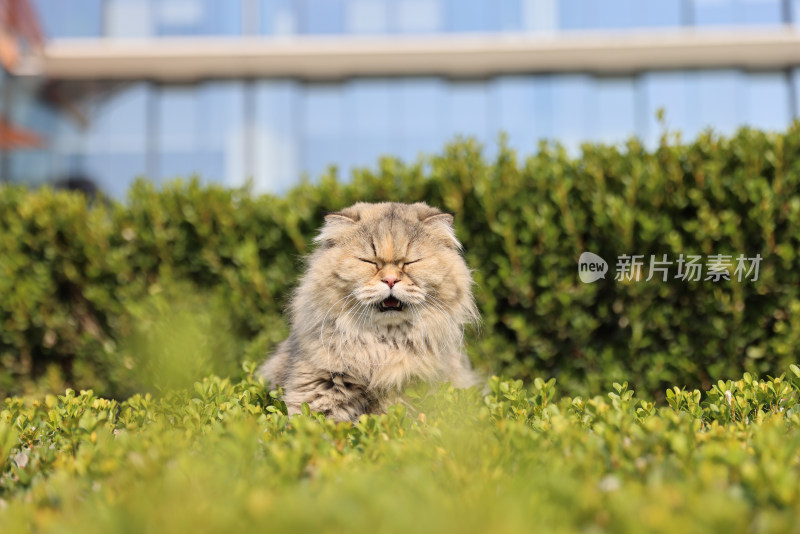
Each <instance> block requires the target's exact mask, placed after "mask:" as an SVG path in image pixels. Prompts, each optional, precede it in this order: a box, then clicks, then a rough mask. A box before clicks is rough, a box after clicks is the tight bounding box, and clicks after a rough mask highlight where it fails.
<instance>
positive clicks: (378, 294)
mask: <svg viewBox="0 0 800 534" xmlns="http://www.w3.org/2000/svg"><path fill="white" fill-rule="evenodd" d="M452 222H453V218H452V216H451V215H449V214H446V213H442V212H440V211H439V210H437V209H435V208H431V207H429V206H427V205H425V204H422V203H418V204H412V205H407V204H396V203H381V204H363V203H360V204H356V205H354V206H352V207H350V208H347V209H345V210H343V211H342V212H340V213H336V214H331V215H328V216H327V217H326V224H325V226H324V227H323V229H322V231H321V232H320V234H319V236H318V238H317V241H318V242H319V243H320V245H321V247H320V249H319V250H318V251H317V252H316V253H315V255H314V257H313V258H312V264H311V265H310V266H309V276H310V281H311V282H312V283H313V285H315V286H316V290H317V293H316V295H317V297H318V298H320V299H322V300H324V301H325V302H324V304H323V306H325V307H327V308H328V309H331V308H333V309H334V313H338V314H349V315H351V316H352V317H353V321H354V325H355V324H356V323H355V321H360V323H358V324H359V327H362V326H372V327H380V326H381V325H396V324H401V323H404V322H407V323H415V322H418V321H442V322H446V321H452V322H454V323H457V324H463V323H464V322H466V321H469V320H471V319H472V317H471V314H473V313H474V311H473V309H474V305H473V303H472V296H471V292H470V286H471V283H472V280H471V277H470V273H469V270H468V268H467V266H466V264H465V262H464V260H463V258H462V257H461V254H460V252H459V250H460V244H459V242H458V241H457V240H456V238H455V234H454V233H453V228H452Z"/></svg>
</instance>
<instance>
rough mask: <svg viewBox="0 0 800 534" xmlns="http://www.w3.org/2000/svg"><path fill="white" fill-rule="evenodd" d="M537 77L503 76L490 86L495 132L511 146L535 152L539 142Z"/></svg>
mask: <svg viewBox="0 0 800 534" xmlns="http://www.w3.org/2000/svg"><path fill="white" fill-rule="evenodd" d="M535 83H536V78H535V77H534V76H504V77H502V78H499V79H497V80H495V81H494V82H493V83H492V84H491V88H490V92H491V95H492V96H491V105H492V116H493V117H496V122H495V123H494V124H493V127H492V130H494V131H495V133H496V132H500V131H503V132H505V133H506V134H508V141H509V144H510V146H512V147H514V148H516V149H518V150H519V151H520V152H522V153H523V154H524V153H529V152H532V151H533V150H534V148H535V146H536V142H537V141H538V139H537V137H536V133H535V128H534V126H533V123H534V121H535V116H536V112H535V105H534V85H535Z"/></svg>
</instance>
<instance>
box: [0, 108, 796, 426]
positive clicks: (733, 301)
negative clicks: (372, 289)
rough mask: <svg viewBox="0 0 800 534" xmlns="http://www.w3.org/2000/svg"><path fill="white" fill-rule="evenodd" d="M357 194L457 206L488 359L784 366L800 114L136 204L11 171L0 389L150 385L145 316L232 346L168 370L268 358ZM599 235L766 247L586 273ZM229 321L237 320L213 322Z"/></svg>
mask: <svg viewBox="0 0 800 534" xmlns="http://www.w3.org/2000/svg"><path fill="white" fill-rule="evenodd" d="M359 200H364V201H377V200H397V201H406V202H411V201H418V200H425V201H427V202H429V203H431V204H434V205H438V206H440V207H442V208H443V209H445V210H449V211H452V212H454V213H455V214H456V224H457V231H458V234H459V236H460V237H461V239H462V241H463V242H464V244H465V247H466V257H467V260H468V262H469V263H470V265H471V266H472V267H473V268H474V270H475V279H476V282H477V285H476V288H475V291H476V297H477V300H478V303H479V305H480V309H481V314H482V317H483V325H482V328H481V329H480V331H479V332H473V333H471V334H470V338H469V352H470V356H471V358H472V360H473V361H474V362H475V363H476V364H477V365H478V366H479V367H480V368H481V369H482V370H483V371H485V372H486V373H487V374H489V373H491V372H501V373H503V374H505V375H507V376H514V377H517V378H522V379H525V380H528V381H530V380H532V379H533V378H534V377H535V376H548V377H550V376H555V377H558V379H559V382H560V383H561V384H562V385H563V387H565V388H566V389H567V390H568V391H570V392H574V393H580V394H582V395H586V394H596V393H598V392H600V391H602V390H604V389H605V388H607V387H609V385H610V384H611V383H612V382H615V381H616V382H621V381H623V380H628V381H629V383H630V384H631V387H635V388H637V389H638V390H640V391H646V392H649V393H651V394H653V395H657V396H659V398H661V397H660V395H662V393H663V391H664V389H665V388H666V387H667V386H668V385H670V386H671V385H677V386H678V387H679V389H680V388H681V387H687V388H690V389H694V388H702V389H709V388H711V387H712V385H713V384H712V382H711V379H710V377H712V376H728V377H730V376H741V375H742V373H744V372H745V371H747V372H750V373H758V374H767V373H776V371H778V370H782V369H786V368H787V366H788V365H789V364H790V363H792V362H793V361H795V360H797V355H798V347H799V346H800V258H799V257H798V254H797V252H796V251H797V250H798V249H799V248H800V243H799V242H798V241H800V236H799V235H798V233H797V228H798V227H800V127H798V125H797V124H795V125H794V126H792V127H791V128H790V129H789V130H788V131H787V132H785V133H782V134H766V133H762V132H759V131H754V130H748V129H744V130H741V131H739V132H738V133H737V134H736V135H735V136H733V137H731V138H720V137H717V136H715V135H713V134H710V133H709V134H704V135H703V136H701V137H700V138H698V139H697V140H696V141H695V142H693V143H691V144H680V143H679V142H668V140H667V139H666V138H665V139H664V141H663V142H662V144H661V145H660V146H659V147H658V148H657V149H655V150H653V151H647V150H645V149H644V148H643V147H642V146H641V145H640V144H638V142H636V141H634V140H632V141H630V142H628V143H627V145H626V146H624V148H622V149H620V148H618V147H609V146H602V145H586V146H584V147H583V153H582V154H581V156H580V157H579V158H577V159H576V158H572V157H570V156H569V155H568V154H567V153H566V152H565V151H564V150H563V149H562V148H560V147H559V146H555V145H541V146H540V148H539V151H538V152H537V153H536V154H534V155H532V156H531V157H529V158H527V159H526V160H524V161H523V160H520V159H519V158H518V157H517V155H516V154H515V153H514V152H513V151H511V150H509V149H507V148H505V147H502V146H501V148H500V149H499V151H498V153H497V155H496V156H495V157H494V158H493V159H492V160H491V161H489V160H488V159H487V158H486V157H484V156H483V155H482V153H481V149H480V147H478V146H477V145H476V144H475V143H473V142H470V141H461V142H457V143H455V144H452V145H450V146H448V147H447V148H446V149H445V150H444V152H443V153H442V154H441V155H438V156H434V157H431V158H428V159H425V160H423V161H420V162H419V163H417V164H413V165H405V164H402V163H400V162H398V161H396V160H392V159H384V160H382V161H381V162H380V165H379V166H378V168H377V169H376V170H374V171H367V170H364V171H358V172H356V173H354V175H353V176H352V177H351V178H350V179H349V180H348V181H346V182H343V181H340V180H338V179H337V177H336V172H335V171H334V170H332V171H331V172H330V173H328V174H327V175H325V176H322V177H320V179H319V180H318V181H317V182H316V183H313V184H312V183H303V184H301V185H299V186H297V187H296V188H295V189H293V190H291V191H290V192H289V193H288V194H287V195H286V197H285V198H275V197H271V196H252V195H250V194H249V193H248V192H247V191H245V190H226V189H223V188H220V187H216V186H201V185H199V183H198V182H196V181H193V182H189V183H174V184H171V185H167V186H165V187H164V188H163V189H162V190H156V189H155V188H154V187H153V186H152V185H150V184H148V183H146V182H139V183H137V184H136V185H135V186H134V187H133V188H132V190H131V191H130V193H129V198H128V201H127V203H126V204H125V205H118V204H110V205H107V204H102V203H87V201H86V200H85V199H84V198H83V197H82V196H80V195H77V194H68V193H64V192H58V193H56V192H53V191H50V190H47V189H43V190H37V191H32V192H28V191H25V190H23V189H20V188H16V187H4V188H2V189H0V295H2V298H0V361H2V364H3V365H2V369H3V370H2V371H0V395H2V394H10V393H23V392H31V391H34V390H36V389H37V388H39V389H41V388H45V389H49V390H53V391H58V390H61V389H63V387H64V386H65V385H71V386H73V387H77V388H88V387H91V388H93V389H94V390H95V391H97V392H98V393H99V394H103V395H112V396H116V397H124V396H126V395H128V394H130V393H131V392H133V391H140V390H141V387H142V384H141V382H142V381H141V376H142V373H140V372H138V371H137V369H151V368H156V369H157V368H158V364H153V363H152V362H149V363H148V362H139V361H137V360H136V359H135V358H134V357H133V353H132V352H131V351H132V350H133V349H131V348H130V347H131V342H130V339H131V337H132V336H133V337H136V336H137V335H139V336H140V337H141V336H144V337H145V338H148V336H150V337H149V338H148V339H150V340H157V339H160V338H158V335H157V333H153V332H150V333H147V332H142V331H141V329H142V328H143V326H142V325H147V324H153V323H154V322H157V321H159V320H162V319H164V320H165V321H168V318H167V316H165V315H164V314H176V316H177V317H178V319H176V320H185V322H186V323H187V324H189V326H185V327H183V330H182V331H183V332H185V335H184V338H185V337H187V336H188V337H192V336H195V337H196V339H194V338H192V339H193V340H194V341H193V342H192V343H189V342H181V343H184V344H185V343H189V345H191V346H188V345H187V347H188V348H187V349H186V350H184V351H183V352H184V353H185V354H193V353H194V352H195V349H196V347H197V346H204V347H211V348H212V349H211V350H208V351H207V352H208V353H213V354H217V355H219V357H220V359H219V361H217V360H213V361H212V360H208V361H206V363H203V364H202V365H200V364H198V365H196V366H194V367H192V366H189V367H187V368H186V373H184V376H182V377H178V378H176V379H175V380H174V381H173V383H181V381H183V383H186V380H188V379H190V378H197V377H198V376H202V375H204V374H207V373H208V372H215V373H218V374H228V373H229V372H230V371H229V370H230V368H231V366H232V365H233V363H235V362H237V361H238V362H240V361H242V360H243V359H245V358H247V359H251V360H257V359H259V358H261V357H263V356H264V355H265V354H266V353H267V351H268V350H269V349H270V348H272V347H273V346H274V345H275V343H277V342H278V341H279V340H280V339H281V338H282V337H283V336H285V334H286V330H287V328H286V323H285V320H284V318H283V316H282V313H281V312H282V309H283V307H284V306H285V305H286V303H287V301H288V298H289V293H290V291H291V288H292V286H293V284H294V282H295V280H296V278H297V274H298V273H299V272H300V269H301V264H300V258H301V256H302V255H303V254H305V253H306V252H308V247H309V243H310V239H311V237H312V235H313V233H314V231H315V229H316V228H317V227H318V226H319V224H320V223H321V220H322V214H323V213H324V212H325V211H329V210H335V209H339V208H342V207H344V206H347V205H349V204H351V203H353V202H355V201H359ZM586 250H589V251H592V252H595V253H597V254H599V255H600V256H602V257H604V258H606V259H607V260H609V262H610V263H612V264H613V262H614V260H615V259H616V258H617V257H618V256H620V255H622V254H643V255H646V256H648V257H649V255H651V254H656V255H659V257H660V255H662V254H667V255H668V256H669V257H670V258H672V259H675V258H677V256H678V255H679V254H700V255H704V256H705V255H709V254H712V253H721V254H730V255H734V256H735V255H738V254H746V255H748V256H754V255H755V254H757V253H758V254H761V256H762V257H763V258H764V260H763V262H762V264H761V268H760V273H759V279H758V281H757V282H743V283H738V282H735V281H732V282H720V283H713V282H698V283H690V282H682V281H680V280H669V281H667V282H662V281H655V280H651V281H650V282H644V281H640V282H631V283H623V282H615V281H613V280H612V279H611V278H612V277H608V278H607V279H606V280H601V281H598V282H597V283H595V284H582V283H581V282H580V281H579V279H578V277H577V269H576V263H577V258H578V256H579V255H580V253H581V252H583V251H586ZM176 287H177V288H178V289H177V290H176V289H175V288H176ZM186 288H189V289H186ZM194 293H196V294H197V295H200V296H197V295H194ZM159 294H161V295H174V294H178V295H188V297H187V301H186V302H185V303H180V302H175V300H176V299H175V298H173V297H171V296H170V297H162V298H169V300H170V302H173V303H174V308H170V309H165V308H163V307H161V308H160V307H159V305H158V304H157V303H153V302H149V303H148V299H150V300H152V299H154V298H155V299H157V298H159V297H158V295H159ZM198 299H200V300H202V301H203V302H204V303H207V304H197V302H198ZM175 310H177V311H175ZM181 310H183V311H181ZM148 313H152V315H151V316H150V318H148V317H145V315H146V314H148ZM191 325H195V326H191ZM212 325H218V328H214V327H213V326H212ZM169 331H170V330H169V329H167V330H166V332H169ZM223 331H224V332H225V335H227V336H229V337H228V338H227V339H216V340H215V339H214V337H215V336H217V334H220V333H223ZM137 332H138V333H137ZM145 352H148V351H145ZM206 360H207V359H206ZM153 365H155V367H153ZM167 382H169V380H168V381H167ZM149 387H150V388H151V389H154V388H157V387H158V384H149ZM726 391H727V390H726ZM723 393H724V392H723ZM675 395H676V397H675V398H679V397H680V402H682V403H683V402H686V401H688V398H684V396H683V395H680V396H679V395H678V394H677V393H675ZM734 411H735V410H734ZM736 413H737V414H738V413H739V412H736ZM739 415H740V414H739ZM737 416H738V415H737Z"/></svg>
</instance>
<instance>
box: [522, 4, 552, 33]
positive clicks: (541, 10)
mask: <svg viewBox="0 0 800 534" xmlns="http://www.w3.org/2000/svg"><path fill="white" fill-rule="evenodd" d="M520 18H521V19H522V20H521V22H522V27H523V28H524V29H525V30H528V31H532V32H539V31H553V30H556V29H558V28H559V27H560V21H559V0H520Z"/></svg>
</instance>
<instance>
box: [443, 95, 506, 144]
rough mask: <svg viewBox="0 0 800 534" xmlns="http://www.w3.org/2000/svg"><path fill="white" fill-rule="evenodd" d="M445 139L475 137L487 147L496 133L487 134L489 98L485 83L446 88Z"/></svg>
mask: <svg viewBox="0 0 800 534" xmlns="http://www.w3.org/2000/svg"><path fill="white" fill-rule="evenodd" d="M448 92H449V93H450V94H449V95H448V100H449V102H448V104H449V105H448V111H449V116H448V120H447V126H448V130H447V137H448V138H449V139H452V138H454V137H455V136H457V135H461V136H470V137H475V138H477V139H478V141H480V142H482V143H484V144H485V145H487V146H488V144H489V142H490V141H494V140H495V135H496V132H491V133H490V132H489V98H488V87H487V85H486V82H482V81H476V82H471V81H470V82H452V83H451V84H450V86H449V87H448Z"/></svg>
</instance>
